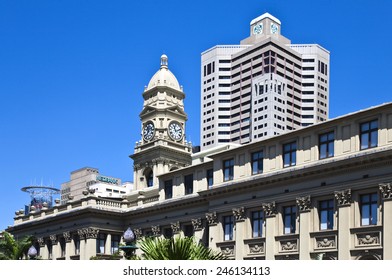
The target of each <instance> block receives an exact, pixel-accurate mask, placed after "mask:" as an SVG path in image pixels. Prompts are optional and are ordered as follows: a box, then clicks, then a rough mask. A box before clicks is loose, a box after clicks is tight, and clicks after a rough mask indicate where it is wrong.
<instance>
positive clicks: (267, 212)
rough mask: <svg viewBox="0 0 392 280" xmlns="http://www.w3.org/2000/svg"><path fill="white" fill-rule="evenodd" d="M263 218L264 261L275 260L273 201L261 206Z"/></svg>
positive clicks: (274, 209) (274, 208)
mask: <svg viewBox="0 0 392 280" xmlns="http://www.w3.org/2000/svg"><path fill="white" fill-rule="evenodd" d="M262 207H263V211H264V216H265V259H266V260H274V259H275V233H276V230H275V227H276V219H277V217H276V214H277V211H276V204H275V201H273V202H269V203H263V204H262Z"/></svg>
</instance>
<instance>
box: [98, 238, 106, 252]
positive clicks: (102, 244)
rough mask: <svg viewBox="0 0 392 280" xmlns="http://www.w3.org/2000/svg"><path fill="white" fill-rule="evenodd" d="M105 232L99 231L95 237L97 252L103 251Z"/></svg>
mask: <svg viewBox="0 0 392 280" xmlns="http://www.w3.org/2000/svg"><path fill="white" fill-rule="evenodd" d="M105 242H106V234H104V233H100V234H98V237H97V254H104V253H105Z"/></svg>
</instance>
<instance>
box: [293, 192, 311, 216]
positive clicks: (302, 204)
mask: <svg viewBox="0 0 392 280" xmlns="http://www.w3.org/2000/svg"><path fill="white" fill-rule="evenodd" d="M296 202H297V206H298V210H299V212H308V211H310V206H311V200H310V195H307V196H303V197H297V199H296Z"/></svg>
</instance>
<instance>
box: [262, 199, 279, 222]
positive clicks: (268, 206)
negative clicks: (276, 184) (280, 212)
mask: <svg viewBox="0 0 392 280" xmlns="http://www.w3.org/2000/svg"><path fill="white" fill-rule="evenodd" d="M261 206H262V208H263V211H264V214H265V217H266V218H268V217H275V215H276V213H277V211H276V203H275V201H272V202H267V203H263V204H262V205H261Z"/></svg>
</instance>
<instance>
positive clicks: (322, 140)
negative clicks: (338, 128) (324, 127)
mask: <svg viewBox="0 0 392 280" xmlns="http://www.w3.org/2000/svg"><path fill="white" fill-rule="evenodd" d="M334 141H335V135H334V133H333V132H328V133H324V134H321V135H320V136H319V153H320V159H323V158H329V157H333V156H334Z"/></svg>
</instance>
